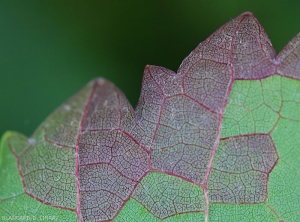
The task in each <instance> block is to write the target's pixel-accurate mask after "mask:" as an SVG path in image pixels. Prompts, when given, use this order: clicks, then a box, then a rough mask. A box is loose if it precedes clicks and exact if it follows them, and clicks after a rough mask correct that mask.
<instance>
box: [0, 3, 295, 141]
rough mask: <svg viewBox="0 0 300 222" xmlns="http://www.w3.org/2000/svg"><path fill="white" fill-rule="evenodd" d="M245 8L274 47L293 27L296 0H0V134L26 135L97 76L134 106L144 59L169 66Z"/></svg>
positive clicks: (175, 66) (290, 34) (284, 40)
mask: <svg viewBox="0 0 300 222" xmlns="http://www.w3.org/2000/svg"><path fill="white" fill-rule="evenodd" d="M245 11H252V12H253V13H254V15H255V16H256V17H257V18H258V20H259V21H260V22H261V24H262V25H263V26H264V28H265V30H266V31H267V33H268V36H269V37H270V39H271V41H272V43H273V46H274V47H275V49H276V51H277V52H279V51H280V50H281V49H282V48H283V47H284V46H285V44H286V43H287V42H288V41H289V40H290V39H291V38H293V37H294V36H295V35H296V34H297V33H298V32H300V1H299V0H294V1H292V0H251V1H249V0H247V1H242V0H232V1H224V0H220V1H212V0H206V1H203V0H202V1H201V0H199V1H188V0H181V1H176V0H172V1H171V0H170V1H162V0H156V1H154V0H153V1H128V0H126V1H111V0H110V1H106V0H105V1H104V0H98V1H91V0H89V1H62V0H57V1H54V0H53V1H28V0H27V1H23V0H22V1H15V0H1V1H0V77H1V78H0V134H3V133H4V132H5V131H6V130H16V131H19V132H22V133H24V134H25V135H27V136H29V135H30V134H31V133H32V132H33V131H34V129H35V128H36V127H37V126H38V125H39V124H40V123H41V122H42V121H43V120H44V119H45V118H46V117H47V115H49V114H50V113H51V112H52V111H53V110H54V109H55V108H56V107H58V106H59V105H60V104H61V103H62V102H64V101H65V100H66V99H67V98H69V97H70V96H72V95H73V94H74V93H76V92H77V91H78V90H79V89H80V88H81V87H83V86H84V85H85V84H86V83H87V82H89V81H90V80H91V79H93V78H95V77H99V76H102V77H105V78H106V79H108V80H111V81H112V82H114V83H115V84H116V85H117V86H118V87H119V88H121V89H122V90H123V91H124V93H125V94H126V95H127V97H128V99H129V101H130V102H131V103H132V104H133V106H135V105H136V103H137V100H138V97H139V92H140V86H141V79H142V75H143V69H144V67H145V65H147V64H151V65H159V66H164V67H166V68H169V69H172V70H174V71H176V70H177V69H178V67H179V65H180V63H181V61H182V60H183V59H184V58H185V57H186V56H187V55H188V54H189V53H190V52H191V51H192V50H193V49H194V48H195V47H196V46H197V45H198V44H199V43H200V42H201V41H203V40H205V39H206V38H207V37H208V36H209V35H210V34H211V33H212V32H214V31H215V30H216V29H217V28H219V27H220V26H221V25H222V24H223V23H225V22H227V21H229V20H230V19H232V18H234V17H235V16H237V15H239V14H240V13H242V12H245Z"/></svg>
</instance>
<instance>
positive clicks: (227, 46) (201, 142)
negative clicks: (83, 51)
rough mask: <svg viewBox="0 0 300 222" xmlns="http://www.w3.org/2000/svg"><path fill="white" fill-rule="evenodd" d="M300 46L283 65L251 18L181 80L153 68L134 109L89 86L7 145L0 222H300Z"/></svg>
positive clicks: (206, 51)
mask: <svg viewBox="0 0 300 222" xmlns="http://www.w3.org/2000/svg"><path fill="white" fill-rule="evenodd" d="M299 45H300V34H298V35H297V36H296V37H295V38H294V39H292V40H291V41H290V42H289V43H288V45H287V46H286V47H285V48H284V49H283V50H282V52H280V53H279V54H278V55H277V56H276V53H275V51H274V49H273V47H272V45H271V42H270V40H269V39H268V37H267V35H266V33H265V31H264V30H263V28H262V26H261V25H260V24H259V22H258V21H257V20H256V18H255V17H254V16H253V15H252V14H251V13H249V12H246V13H243V14H241V15H240V16H238V17H236V18H235V19H233V20H231V21H230V22H228V23H226V24H225V25H223V26H222V27H221V28H219V29H218V30H217V31H216V32H215V33H213V34H212V35H211V36H210V37H209V38H208V39H206V40H205V41H204V42H202V43H201V44H200V45H199V46H197V48H196V49H195V50H194V51H192V52H191V53H190V55H189V56H188V57H187V58H185V59H184V60H183V62H182V64H181V65H180V67H179V69H178V71H177V73H174V72H173V71H170V70H168V69H166V68H163V67H157V66H149V65H148V66H146V68H145V71H144V77H143V83H142V89H141V95H140V99H139V103H138V105H137V107H136V109H135V110H134V109H133V108H132V106H131V105H130V104H129V102H128V101H127V99H126V97H125V96H124V94H123V93H122V92H121V91H120V90H119V89H118V88H116V87H115V86H114V85H113V84H112V83H110V82H108V81H106V80H104V79H96V80H94V81H92V82H90V83H89V84H88V85H87V86H85V87H84V88H83V89H82V90H81V91H80V92H78V93H77V94H76V95H75V96H73V97H72V98H71V99H69V100H68V101H67V102H66V103H65V104H63V105H62V106H61V107H60V108H58V109H57V110H56V111H55V112H54V113H53V114H51V115H50V116H49V117H48V118H47V119H46V120H45V121H44V122H43V123H42V124H41V125H40V127H39V128H38V129H37V130H36V131H35V132H34V134H33V135H32V137H30V138H26V137H25V136H23V135H21V134H19V133H15V132H8V133H7V134H5V135H4V136H3V138H2V142H1V149H0V155H1V158H2V162H1V161H0V170H1V171H0V173H1V177H2V178H5V180H4V182H1V183H0V216H2V217H9V216H13V215H14V216H16V215H31V216H35V217H38V216H39V217H41V215H42V216H43V215H49V214H51V215H54V216H56V217H57V218H60V220H69V221H73V220H78V221H110V220H115V221H159V220H164V221H201V220H202V221H254V220H256V221H295V220H297V218H300V204H299V203H300V198H299V196H300V188H299V187H300V186H299V182H298V181H300V176H299V175H300V173H299V167H300V164H299V163H300V155H299V151H300V150H299V145H300V138H299V133H300V124H299V123H300V116H299V111H300V81H299V80H300V59H299V58H300V46H299ZM13 156H14V157H15V158H14V157H13ZM31 197H32V198H31ZM24 203H26V204H25V205H24Z"/></svg>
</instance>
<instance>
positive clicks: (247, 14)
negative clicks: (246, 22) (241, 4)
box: [240, 12, 254, 16]
mask: <svg viewBox="0 0 300 222" xmlns="http://www.w3.org/2000/svg"><path fill="white" fill-rule="evenodd" d="M240 16H254V15H253V13H252V12H244V13H242V14H241V15H240Z"/></svg>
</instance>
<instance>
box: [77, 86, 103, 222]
mask: <svg viewBox="0 0 300 222" xmlns="http://www.w3.org/2000/svg"><path fill="white" fill-rule="evenodd" d="M97 85H98V82H97V81H95V83H94V84H93V89H92V92H91V94H90V96H89V98H88V101H87V103H86V105H85V108H84V111H83V115H82V119H81V122H80V126H79V132H78V137H77V141H76V146H75V158H76V169H75V180H76V190H77V203H76V214H77V217H78V221H79V222H81V221H82V219H81V213H80V184H79V154H78V152H79V143H80V138H81V135H82V128H83V124H84V121H85V119H86V114H87V111H88V108H89V105H90V102H91V100H92V98H93V95H94V93H95V89H96V87H97Z"/></svg>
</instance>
